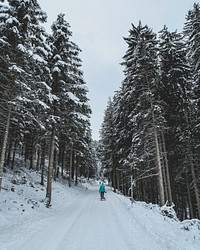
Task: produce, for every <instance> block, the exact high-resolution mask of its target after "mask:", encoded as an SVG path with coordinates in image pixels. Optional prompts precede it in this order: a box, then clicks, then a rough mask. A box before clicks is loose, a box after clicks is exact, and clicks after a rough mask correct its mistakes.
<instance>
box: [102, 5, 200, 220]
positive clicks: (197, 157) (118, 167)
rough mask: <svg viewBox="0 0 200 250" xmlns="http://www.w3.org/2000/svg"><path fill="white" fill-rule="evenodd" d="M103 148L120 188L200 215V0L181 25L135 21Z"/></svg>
mask: <svg viewBox="0 0 200 250" xmlns="http://www.w3.org/2000/svg"><path fill="white" fill-rule="evenodd" d="M124 40H125V42H126V43H127V47H128V49H127V51H126V53H125V55H124V57H123V62H122V63H121V64H122V65H123V67H124V71H123V72H124V80H123V82H122V84H121V87H120V89H119V90H118V91H116V93H115V95H114V96H113V98H112V99H110V100H109V101H108V104H107V108H106V110H105V115H104V120H103V123H102V127H101V137H100V146H99V151H100V155H101V162H102V166H103V168H104V173H105V175H107V176H108V178H110V180H111V181H112V186H113V188H114V190H116V189H117V190H120V191H121V192H122V193H123V194H125V195H128V196H132V198H133V199H135V200H140V201H145V202H152V203H156V204H160V205H161V206H162V205H164V204H166V203H167V205H170V206H171V205H173V204H174V205H175V207H174V208H175V210H176V212H177V215H178V217H179V218H180V219H181V220H183V219H187V218H200V5H199V3H197V4H194V6H193V9H192V10H190V11H188V14H187V16H186V22H185V24H184V28H183V31H182V32H180V33H179V32H177V31H174V32H170V31H169V30H168V28H167V27H166V26H164V28H163V29H162V30H161V31H160V32H159V33H158V34H155V33H154V32H153V31H152V29H150V28H149V27H148V26H147V25H145V26H143V25H142V23H141V22H139V24H138V26H135V25H133V24H132V26H131V29H130V30H129V36H128V37H127V38H124Z"/></svg>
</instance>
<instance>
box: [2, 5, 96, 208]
mask: <svg viewBox="0 0 200 250" xmlns="http://www.w3.org/2000/svg"><path fill="white" fill-rule="evenodd" d="M1 2H4V1H1ZM7 2H8V4H5V3H1V5H0V24H1V25H0V46H1V55H0V79H1V83H0V117H1V118H0V145H1V159H0V187H2V179H3V173H4V171H6V168H10V169H13V171H17V170H19V168H20V166H24V165H25V167H27V168H29V169H30V170H36V171H41V185H44V184H45V185H46V186H47V188H46V197H47V206H50V205H51V194H52V181H53V180H56V178H57V177H58V175H59V174H61V175H62V176H63V178H64V177H66V178H68V180H69V186H71V183H72V181H73V182H75V183H77V181H78V176H87V177H88V178H89V177H92V176H94V173H95V168H96V161H95V158H94V157H95V154H94V152H93V147H92V137H91V128H90V115H91V108H90V105H89V100H88V97H87V93H88V89H87V86H86V83H85V81H84V76H83V72H82V70H81V66H82V62H81V59H80V57H79V53H80V52H81V50H80V48H79V47H78V46H77V45H76V44H75V43H74V42H73V40H72V32H71V30H70V25H69V23H68V22H67V21H66V20H65V16H64V14H59V15H58V16H57V19H56V20H55V22H53V23H52V25H51V34H48V33H47V32H46V31H45V28H44V27H43V26H42V24H43V23H44V22H46V20H47V14H46V12H44V11H43V10H42V9H41V8H40V6H39V4H38V3H37V1H33V0H30V1H14V0H8V1H7ZM46 179H47V184H46ZM44 182H45V183H44Z"/></svg>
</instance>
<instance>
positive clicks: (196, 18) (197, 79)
mask: <svg viewBox="0 0 200 250" xmlns="http://www.w3.org/2000/svg"><path fill="white" fill-rule="evenodd" d="M184 34H185V36H186V39H187V59H188V62H189V65H190V67H191V73H192V76H193V78H192V91H191V95H190V96H191V103H192V109H190V110H189V111H192V112H188V115H187V119H188V130H189V134H188V146H187V156H188V157H187V163H188V165H189V166H190V169H189V172H190V173H191V182H192V183H193V187H194V193H193V194H191V197H190V198H191V200H192V202H191V206H192V203H193V206H192V209H191V210H192V217H193V216H194V217H197V218H199V217H200V197H199V190H200V182H199V171H198V165H199V160H198V159H199V145H200V133H199V124H200V119H199V117H200V116H199V115H200V74H199V73H200V64H199V55H200V42H199V35H200V5H199V3H195V4H194V6H193V9H192V10H190V11H188V14H187V16H186V23H185V26H184Z"/></svg>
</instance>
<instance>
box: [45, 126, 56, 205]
mask: <svg viewBox="0 0 200 250" xmlns="http://www.w3.org/2000/svg"><path fill="white" fill-rule="evenodd" d="M54 141H55V127H54V126H53V128H52V133H51V143H50V153H49V165H48V175H47V193H46V197H47V204H46V206H47V207H50V206H51V195H52V178H53V163H54Z"/></svg>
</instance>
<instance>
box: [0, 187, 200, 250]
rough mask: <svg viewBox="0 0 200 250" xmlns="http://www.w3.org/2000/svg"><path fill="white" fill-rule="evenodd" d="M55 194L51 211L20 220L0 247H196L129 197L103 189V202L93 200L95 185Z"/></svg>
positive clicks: (10, 249)
mask: <svg viewBox="0 0 200 250" xmlns="http://www.w3.org/2000/svg"><path fill="white" fill-rule="evenodd" d="M61 197H62V199H63V201H60V203H61V205H60V207H56V209H55V210H53V209H51V212H50V213H49V212H48V213H49V217H47V216H46V215H43V218H42V215H41V216H38V217H36V218H35V219H36V220H37V221H35V220H32V221H31V222H30V221H29V222H28V223H26V222H23V223H22V224H21V225H19V227H18V229H17V230H16V232H15V235H14V236H13V237H11V242H10V243H9V244H8V245H9V246H8V248H6V247H4V248H1V246H0V250H80V249H81V250H100V249H101V250H102V249H104V250H190V249H198V247H197V246H196V245H195V244H196V243H194V245H193V246H192V245H191V241H190V242H187V237H185V232H184V231H181V230H180V229H179V228H178V227H177V225H176V223H175V222H172V223H171V224H170V223H168V222H165V221H164V217H162V216H160V217H158V215H157V214H155V213H153V211H150V210H149V209H146V208H144V207H142V206H141V205H137V204H133V207H131V205H130V201H128V200H127V199H124V197H122V196H120V195H116V194H115V193H113V192H112V191H111V190H109V189H108V190H107V193H106V201H100V200H99V195H98V186H92V187H90V188H89V189H88V190H87V191H83V192H79V193H77V196H76V197H74V198H73V199H69V200H68V197H67V195H66V196H64V194H63V196H61ZM48 211H49V210H48ZM151 212H152V214H150V213H151ZM154 216H155V218H154ZM178 231H180V234H179V235H177V234H176V233H175V232H178ZM20 234H23V237H21V236H20V237H19V235H20ZM183 239H184V242H183ZM0 240H1V238H0Z"/></svg>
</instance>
